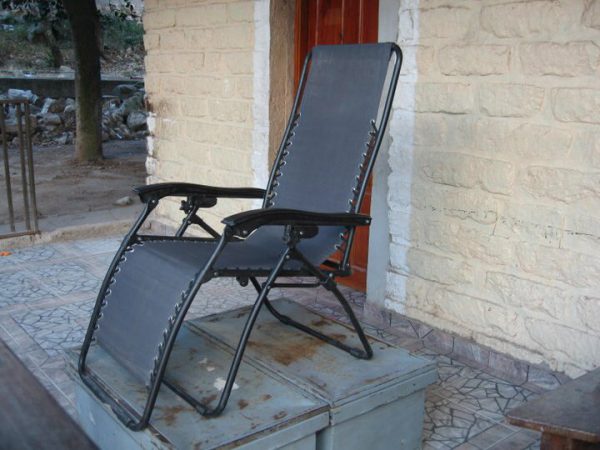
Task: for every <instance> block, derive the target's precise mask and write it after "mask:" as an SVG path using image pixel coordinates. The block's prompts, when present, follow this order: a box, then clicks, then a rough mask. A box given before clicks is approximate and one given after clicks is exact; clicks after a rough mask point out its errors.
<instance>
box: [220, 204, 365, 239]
mask: <svg viewBox="0 0 600 450" xmlns="http://www.w3.org/2000/svg"><path fill="white" fill-rule="evenodd" d="M221 222H222V223H224V224H225V225H226V226H228V227H229V228H231V230H232V231H233V233H234V234H236V235H238V236H239V235H241V236H247V235H249V234H250V233H251V232H252V231H254V230H256V229H257V228H259V227H261V226H263V225H297V226H360V225H369V224H370V223H371V217H370V216H367V215H366V214H355V213H347V212H341V213H324V212H314V211H303V210H299V209H283V208H265V209H253V210H250V211H244V212H241V213H238V214H234V215H232V216H229V217H226V218H225V219H223V220H222V221H221Z"/></svg>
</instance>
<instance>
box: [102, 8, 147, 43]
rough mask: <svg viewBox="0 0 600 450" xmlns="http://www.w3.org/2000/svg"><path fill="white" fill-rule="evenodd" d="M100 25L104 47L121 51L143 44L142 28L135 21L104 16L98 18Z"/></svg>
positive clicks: (114, 16)
mask: <svg viewBox="0 0 600 450" xmlns="http://www.w3.org/2000/svg"><path fill="white" fill-rule="evenodd" d="M100 24H101V26H102V32H103V37H102V40H103V43H104V46H105V47H108V48H111V49H115V50H123V49H126V48H128V47H138V46H141V45H142V43H143V37H144V28H143V27H142V24H141V23H140V22H138V21H137V20H132V19H124V18H122V17H120V16H116V15H109V14H106V15H102V16H101V17H100Z"/></svg>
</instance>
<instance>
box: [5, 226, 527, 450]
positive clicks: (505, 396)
mask: <svg viewBox="0 0 600 450" xmlns="http://www.w3.org/2000/svg"><path fill="white" fill-rule="evenodd" d="M0 245H1V241H0ZM118 245H119V240H118V239H117V238H105V239H89V240H78V241H70V242H63V243H58V244H49V245H43V246H35V247H30V248H27V249H21V250H17V251H14V252H13V253H12V254H11V255H10V256H4V257H0V286H1V289H0V338H1V339H3V340H4V341H5V342H7V344H8V345H9V346H10V347H11V348H12V349H13V351H15V353H16V354H17V355H18V356H19V357H20V358H21V359H22V360H23V361H24V362H25V364H26V365H27V366H28V367H29V368H30V370H32V372H33V373H34V374H35V375H36V376H37V377H38V378H39V379H40V381H41V382H42V383H43V384H44V386H46V388H47V389H48V390H49V391H50V392H51V393H52V394H53V395H54V396H55V397H56V398H57V400H58V401H59V403H60V404H61V405H62V406H63V407H64V408H65V409H66V410H67V411H68V412H69V413H70V414H72V415H76V412H75V407H74V402H73V397H74V392H73V384H72V382H71V381H70V380H69V378H68V376H67V374H66V371H65V363H64V359H63V356H62V355H63V351H64V349H67V348H69V347H73V346H76V345H79V344H80V343H81V342H82V340H83V335H84V332H85V327H86V326H87V321H88V319H89V315H90V313H91V309H92V307H93V302H94V298H95V294H96V293H97V290H98V288H99V286H100V283H101V280H102V277H103V275H104V271H105V270H106V267H107V266H108V264H109V263H110V260H111V258H112V255H113V254H114V252H115V251H116V249H117V248H118ZM0 250H5V249H3V248H0ZM202 292H203V294H204V295H201V298H197V299H196V301H195V302H194V304H193V306H192V308H191V310H190V313H189V317H198V316H202V315H206V314H212V313H215V312H218V311H221V310H228V309H233V308H235V307H238V306H241V305H245V304H249V303H251V302H252V301H253V300H254V295H253V291H252V289H251V287H247V288H241V287H240V286H239V285H237V284H236V283H235V282H231V281H229V280H214V281H211V282H210V283H208V284H207V285H205V286H204V287H203V289H202ZM346 292H347V294H348V297H349V298H350V300H351V302H352V303H353V306H354V307H355V308H356V310H357V313H358V315H359V316H360V315H361V314H360V313H361V309H362V306H363V303H364V296H363V295H362V294H360V293H357V292H354V291H351V290H349V289H348V290H346ZM292 294H293V295H290V292H289V290H288V291H286V296H287V297H289V298H294V299H295V300H297V301H299V302H300V303H303V304H305V305H307V306H308V307H310V308H313V309H315V310H317V311H319V312H321V313H324V314H326V315H329V316H331V317H334V318H337V319H340V320H345V317H344V315H343V314H342V313H341V310H340V308H339V307H338V306H337V305H335V304H333V303H332V302H331V300H330V299H329V298H328V297H327V296H326V295H325V292H324V291H321V292H318V291H316V290H314V289H311V290H306V291H305V290H292ZM271 297H272V298H276V297H277V295H276V293H274V294H272V295H271ZM211 299H212V301H211ZM215 299H219V301H218V302H215V301H214V300H215ZM365 328H366V330H367V332H369V333H370V334H373V335H376V336H379V337H380V338H382V339H385V340H388V341H390V342H392V343H395V344H397V345H400V346H403V347H405V348H407V349H409V350H410V351H413V352H414V353H415V354H418V355H421V356H423V357H425V358H431V359H435V360H436V361H437V363H438V371H439V381H438V382H437V384H435V385H433V386H431V387H430V389H429V390H428V392H427V402H426V405H425V407H426V413H425V424H424V432H423V435H424V442H423V448H424V449H450V448H457V449H468V450H471V449H495V450H500V449H533V448H538V447H539V435H538V434H537V433H534V432H530V431H526V430H520V429H517V428H514V427H511V426H509V425H507V424H505V423H504V422H503V414H504V412H506V411H507V410H509V409H511V408H513V407H514V406H516V405H518V404H520V403H522V402H525V401H527V400H529V399H531V398H532V397H534V396H535V393H534V392H532V391H531V390H528V389H527V388H525V387H523V386H520V385H514V384H512V383H510V382H507V381H504V380H501V379H499V378H497V377H494V376H492V375H489V374H487V373H485V372H483V371H481V370H479V369H476V368H472V367H469V366H467V365H464V364H461V363H460V362H458V361H455V360H453V359H450V358H449V357H447V356H444V355H439V354H435V353H433V352H431V351H430V350H427V349H426V348H425V347H423V343H422V341H420V340H416V339H414V338H411V337H408V336H404V335H403V334H402V333H401V332H394V333H390V331H394V330H390V329H388V330H381V329H377V328H375V327H373V326H370V325H365Z"/></svg>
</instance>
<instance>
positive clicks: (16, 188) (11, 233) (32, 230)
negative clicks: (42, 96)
mask: <svg viewBox="0 0 600 450" xmlns="http://www.w3.org/2000/svg"><path fill="white" fill-rule="evenodd" d="M13 135H14V138H12V136H13ZM0 137H1V139H2V159H3V166H4V171H3V175H4V176H3V178H4V183H3V184H4V186H5V191H6V193H5V197H6V204H5V205H2V203H4V202H1V203H0V239H2V238H7V237H15V236H23V235H28V234H36V233H38V232H39V229H38V212H37V203H36V197H35V178H34V175H33V148H32V142H31V113H30V107H29V101H28V100H26V99H12V100H0ZM11 138H12V139H11ZM15 144H16V145H15ZM11 163H12V164H13V171H12V172H11ZM15 165H18V166H19V168H18V169H17V170H16V171H14V167H15ZM1 178H2V176H1V175H0V179H1ZM1 184H2V183H0V185H1ZM0 200H2V193H0ZM20 203H22V205H23V208H22V209H21V208H20V207H17V208H16V205H17V204H20Z"/></svg>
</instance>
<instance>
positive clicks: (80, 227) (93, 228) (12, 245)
mask: <svg viewBox="0 0 600 450" xmlns="http://www.w3.org/2000/svg"><path fill="white" fill-rule="evenodd" d="M140 210H141V205H133V206H128V207H123V208H114V209H109V210H105V211H93V212H88V213H84V214H77V215H67V216H53V217H48V218H45V219H41V220H40V222H39V227H40V230H41V232H40V234H36V235H30V236H19V237H14V238H6V239H0V250H11V249H17V248H23V247H30V246H32V245H39V244H48V243H51V242H60V241H68V240H74V239H85V238H95V237H103V236H110V235H124V234H125V233H127V231H128V230H129V228H130V227H131V225H132V224H133V221H134V220H135V218H136V217H137V215H138V214H139V212H140Z"/></svg>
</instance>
